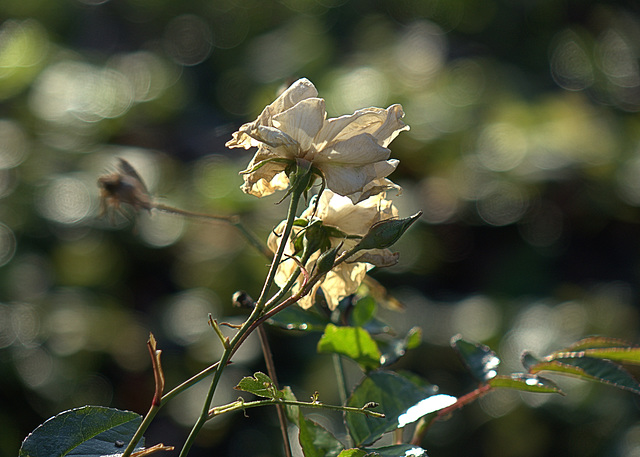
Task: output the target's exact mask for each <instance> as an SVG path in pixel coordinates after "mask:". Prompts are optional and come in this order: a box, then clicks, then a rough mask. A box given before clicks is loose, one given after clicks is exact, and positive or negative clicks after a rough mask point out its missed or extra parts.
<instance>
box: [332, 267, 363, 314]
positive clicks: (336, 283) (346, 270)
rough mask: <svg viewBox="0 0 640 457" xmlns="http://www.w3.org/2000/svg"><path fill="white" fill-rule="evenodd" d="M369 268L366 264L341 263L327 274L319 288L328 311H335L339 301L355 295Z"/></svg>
mask: <svg viewBox="0 0 640 457" xmlns="http://www.w3.org/2000/svg"><path fill="white" fill-rule="evenodd" d="M371 268H373V265H369V264H366V263H343V264H340V265H338V266H337V267H336V268H335V269H334V270H332V271H330V272H329V273H327V275H326V276H325V278H324V280H323V281H322V284H321V285H320V288H321V289H322V292H323V293H324V298H325V300H327V305H328V306H329V309H336V308H337V307H338V304H339V303H340V300H342V299H343V298H344V297H346V296H348V295H351V294H353V293H355V291H356V290H358V287H359V286H360V283H361V282H362V280H363V279H364V277H365V276H366V275H367V271H368V270H370V269H371Z"/></svg>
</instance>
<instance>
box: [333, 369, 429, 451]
mask: <svg viewBox="0 0 640 457" xmlns="http://www.w3.org/2000/svg"><path fill="white" fill-rule="evenodd" d="M434 393H435V389H434V388H433V387H431V388H424V387H422V386H418V385H416V384H415V383H413V382H411V381H410V380H409V379H407V378H406V377H403V376H400V375H398V374H396V373H393V372H390V371H374V372H373V373H371V374H370V375H369V376H367V377H366V378H364V380H363V381H362V382H361V383H360V385H358V386H357V387H356V388H355V390H354V391H353V394H352V395H351V397H350V398H349V400H348V401H347V405H348V406H352V407H356V408H361V407H362V406H363V405H365V404H366V403H368V402H375V403H378V404H379V406H378V407H377V408H374V411H378V412H381V413H384V415H385V417H384V418H376V417H368V416H365V415H364V414H358V413H346V414H345V418H346V423H347V426H348V429H349V433H350V434H351V437H352V438H353V441H354V443H355V444H356V445H357V446H360V445H363V444H371V443H373V442H374V441H376V440H377V439H378V438H380V437H381V436H382V435H383V434H384V433H386V432H389V431H391V430H395V429H397V428H398V418H399V417H400V416H401V415H403V414H404V413H406V412H407V410H408V409H409V408H411V407H412V406H414V405H416V404H417V403H419V402H420V401H422V400H424V399H425V398H429V397H431V396H432V395H433V394H434Z"/></svg>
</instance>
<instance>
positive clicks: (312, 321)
mask: <svg viewBox="0 0 640 457" xmlns="http://www.w3.org/2000/svg"><path fill="white" fill-rule="evenodd" d="M267 322H268V323H269V324H271V325H276V326H278V327H281V328H285V329H287V330H304V331H312V332H321V331H323V330H324V328H325V327H326V326H327V324H328V323H329V322H330V321H329V319H328V318H325V317H323V316H321V315H319V314H317V313H315V312H313V311H310V310H306V309H302V308H300V307H299V306H289V307H288V308H285V309H283V310H282V311H280V312H279V313H278V314H276V315H275V316H273V317H271V318H270V319H268V320H267Z"/></svg>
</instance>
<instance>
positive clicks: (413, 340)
mask: <svg viewBox="0 0 640 457" xmlns="http://www.w3.org/2000/svg"><path fill="white" fill-rule="evenodd" d="M405 342H406V345H407V349H415V348H417V347H418V346H420V345H421V344H422V329H421V328H420V327H412V328H411V329H409V332H408V333H407V336H405Z"/></svg>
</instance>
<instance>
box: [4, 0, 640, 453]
mask: <svg viewBox="0 0 640 457" xmlns="http://www.w3.org/2000/svg"><path fill="white" fill-rule="evenodd" d="M302 76H306V77H308V78H309V79H311V80H312V81H313V82H314V83H315V84H316V86H317V87H318V89H319V92H320V96H321V97H323V98H325V99H326V101H327V110H328V112H329V115H330V116H332V117H333V116H338V115H342V114H348V113H351V112H353V111H354V110H356V109H359V108H363V107H367V106H381V107H386V106H388V105H390V104H393V103H401V104H402V105H403V106H404V110H405V112H406V118H405V120H406V122H407V124H409V125H410V126H411V130H410V131H409V132H404V133H402V134H401V135H400V136H399V137H398V138H397V139H396V140H395V141H394V142H393V143H392V145H391V149H392V157H394V158H398V159H400V166H399V168H398V170H397V171H396V172H395V173H394V174H393V175H392V176H391V177H392V178H393V180H394V181H395V182H397V183H399V184H401V185H402V186H403V187H404V194H403V196H402V197H400V198H397V199H395V201H396V204H397V205H398V207H399V208H400V212H401V214H402V215H404V216H408V215H410V214H412V213H414V212H416V211H417V210H422V211H423V212H424V215H423V217H422V219H421V221H420V223H419V224H416V226H414V227H413V228H412V229H411V230H410V232H408V234H407V235H406V236H405V237H404V238H403V239H402V240H401V241H400V243H398V244H397V245H396V246H395V250H397V251H399V252H400V254H401V258H400V259H401V260H400V263H399V264H398V265H397V266H395V267H393V268H391V269H388V270H385V271H375V272H374V273H373V276H374V277H375V278H376V279H378V280H379V281H380V282H382V283H383V284H385V285H386V286H388V287H389V289H390V290H391V291H392V292H393V293H394V294H395V296H396V297H397V298H398V299H399V300H400V301H401V302H402V303H403V304H404V305H405V308H406V309H405V311H404V312H402V313H392V312H388V313H387V314H388V316H387V317H388V319H389V320H390V321H391V322H392V323H393V324H394V325H395V326H396V328H398V329H399V330H401V331H406V329H408V328H410V327H411V326H413V325H420V326H421V327H422V328H423V331H424V334H423V335H424V343H423V344H422V346H421V347H420V348H418V349H415V350H413V351H412V352H411V353H410V354H409V355H408V356H407V357H406V358H405V359H404V360H403V361H402V362H401V366H402V367H403V368H406V369H408V370H411V371H413V372H416V373H419V374H421V375H422V376H424V377H425V378H426V379H427V380H429V381H430V382H432V383H435V384H438V385H439V386H440V389H441V392H443V393H449V394H452V395H461V394H464V393H465V392H467V391H469V390H471V389H473V388H474V385H473V380H472V379H471V378H470V377H469V376H468V375H467V374H466V373H465V371H464V370H463V368H462V366H461V364H460V362H459V361H458V360H457V358H456V357H455V355H454V354H453V352H452V350H451V349H450V348H449V339H450V338H451V336H453V335H454V334H456V333H462V334H463V335H464V337H465V338H466V339H469V340H474V341H478V342H483V343H486V344H489V345H490V346H491V347H492V348H493V349H494V350H496V351H497V353H498V354H499V355H500V357H501V358H502V359H503V366H502V367H501V369H502V370H504V372H505V373H508V372H510V371H520V370H522V368H521V367H520V363H519V357H520V354H521V352H522V351H523V350H524V349H528V350H531V351H533V352H534V353H535V354H539V355H543V354H545V353H547V352H548V351H551V350H554V349H558V348H561V347H563V345H567V344H569V343H571V342H573V341H575V340H577V339H580V338H582V337H584V336H587V335H593V334H599V335H605V336H611V337H619V338H624V339H627V340H629V341H631V342H634V343H638V342H639V341H638V324H639V322H638V311H639V305H638V296H639V292H640V284H639V281H638V279H639V274H640V262H639V258H638V254H639V248H640V225H639V222H640V209H639V206H640V179H639V178H640V114H639V111H640V8H639V7H638V4H637V3H636V2H616V1H577V0H576V1H568V0H548V1H544V0H539V1H506V0H482V1H480V0H395V1H383V0H377V1H370V0H354V1H347V0H281V1H270V0H267V1H265V0H260V1H258V0H188V1H180V2H178V1H170V0H111V1H108V0H82V1H80V0H56V1H51V0H2V2H0V265H1V267H0V301H1V303H0V455H3V456H5V455H6V456H14V455H16V454H17V450H18V448H19V445H20V442H21V440H22V439H23V438H24V437H25V436H26V435H27V434H28V433H29V432H30V431H31V430H33V429H34V428H35V427H36V426H37V425H38V424H40V423H41V422H42V421H43V420H44V419H46V418H48V417H50V416H52V415H54V414H56V413H58V412H60V411H62V410H65V409H68V408H73V407H78V406H82V405H85V404H96V405H104V406H112V407H117V408H122V409H129V410H133V411H136V412H138V413H141V414H144V412H146V410H147V408H148V404H149V401H150V398H151V395H152V390H153V376H152V374H151V371H150V363H149V358H148V354H147V349H146V347H145V342H146V339H147V337H148V334H149V332H150V331H152V332H153V333H154V334H155V336H156V338H157V340H158V342H159V346H160V347H161V348H162V349H163V351H164V353H163V365H164V368H165V370H166V372H167V385H168V386H169V387H172V386H174V385H176V384H178V383H179V382H180V381H182V380H184V379H186V378H187V377H189V376H191V375H192V374H194V373H196V372H197V371H199V370H200V369H202V368H203V367H205V366H207V365H208V364H209V363H211V362H212V361H213V360H215V359H216V357H217V356H218V355H219V353H220V344H219V341H218V340H217V338H216V337H215V335H214V334H213V332H212V331H211V329H210V328H209V327H208V326H207V315H208V313H212V314H213V316H214V317H220V316H229V315H231V316H233V315H237V314H238V311H237V310H233V309H232V308H231V295H232V294H233V292H235V291H236V290H238V289H244V290H247V291H250V293H253V294H255V295H257V293H258V291H259V287H260V285H261V280H262V279H263V277H264V275H265V273H266V269H267V267H266V261H265V260H264V259H263V258H261V257H260V255H259V254H258V253H256V252H255V251H254V250H252V248H251V247H250V246H247V245H246V243H245V242H244V240H243V239H242V237H241V236H239V234H238V233H237V232H236V231H235V230H234V229H233V228H231V227H228V226H225V225H223V224H214V223H212V224H205V223H197V222H190V221H185V220H183V219H181V218H179V217H175V216H169V215H162V214H157V213H152V214H146V213H145V214H140V216H139V218H137V219H136V220H135V222H133V220H134V217H133V214H130V215H129V217H128V218H126V217H123V216H120V215H118V216H117V217H116V218H115V220H114V221H111V220H109V218H98V217H97V216H98V210H99V198H98V188H97V186H96V184H95V183H96V179H97V177H98V176H100V175H101V174H103V173H105V172H110V171H112V170H113V169H114V167H115V165H116V163H117V158H118V157H122V158H125V159H126V160H128V161H129V162H130V163H131V164H133V165H134V166H135V167H136V168H137V169H138V171H139V173H140V174H141V175H142V177H143V179H144V180H145V182H146V184H147V186H148V187H149V189H150V191H151V192H152V193H153V195H154V196H155V197H156V198H157V199H158V200H159V201H162V202H164V203H167V204H172V205H176V206H180V207H182V208H185V209H190V210H195V211H202V212H210V213H215V214H241V215H242V217H243V220H244V221H245V222H246V223H247V225H248V226H250V227H251V228H252V229H253V231H255V232H256V233H257V234H259V235H260V236H261V237H262V238H264V237H266V235H267V234H268V233H269V230H270V229H271V228H272V227H273V226H274V225H275V224H276V223H277V222H278V221H279V220H280V219H282V218H284V215H285V208H284V207H283V206H282V205H281V206H275V205H274V203H276V202H277V200H278V199H279V198H280V197H281V195H279V196H278V195H277V196H274V197H270V198H267V199H262V200H258V199H256V198H254V197H250V196H246V195H244V194H242V193H241V192H240V190H239V186H240V184H241V182H242V179H241V177H240V176H239V175H238V172H239V171H240V170H242V169H243V168H244V167H245V165H246V163H247V162H248V160H249V159H250V155H251V153H250V152H244V151H239V150H233V151H230V150H227V149H225V147H224V143H225V142H226V141H227V140H228V139H229V138H230V136H231V133H232V132H233V131H234V130H236V129H237V127H238V126H239V125H240V124H242V123H243V122H247V121H250V120H252V119H253V118H254V117H255V116H256V115H257V114H258V113H259V112H260V111H261V109H262V108H263V107H264V106H265V105H266V104H267V103H269V102H270V101H272V100H273V98H274V97H275V96H276V94H277V91H278V89H279V88H281V87H283V86H284V85H286V84H288V83H290V82H292V81H294V80H295V79H297V78H299V77H302ZM229 319H231V320H232V321H234V319H235V320H238V321H239V320H240V319H241V316H237V317H230V318H229ZM270 335H271V337H272V340H273V344H274V352H275V358H276V363H277V365H278V368H279V377H280V380H281V382H282V383H283V384H289V385H291V386H292V387H293V388H294V391H296V393H297V394H298V397H299V398H307V397H308V396H310V395H311V394H312V393H313V392H314V391H315V390H319V391H320V392H321V396H322V398H323V399H324V400H325V401H326V402H330V401H332V400H334V399H335V398H336V387H335V380H334V379H333V377H332V376H331V375H330V374H329V375H328V374H327V373H331V370H330V367H331V359H330V358H329V357H328V356H314V354H315V344H316V342H317V339H318V335H317V334H305V335H300V334H297V333H287V332H284V331H277V330H271V331H270ZM235 362H236V363H235V364H234V366H232V367H230V368H229V373H228V375H227V376H225V378H224V382H223V384H224V385H223V386H222V388H221V389H220V392H219V394H217V396H216V398H215V401H216V403H222V402H224V401H233V400H235V399H236V398H237V396H238V394H237V392H235V391H233V390H232V389H231V388H232V387H233V386H234V385H235V382H237V380H238V379H239V377H241V376H245V375H248V374H250V373H252V372H253V371H255V370H262V369H264V368H263V364H262V361H261V353H260V349H259V345H258V343H257V341H255V340H253V339H250V340H249V341H248V344H247V347H246V348H245V350H243V351H241V352H240V353H238V354H237V357H236V358H235ZM351 368H353V370H352V372H351V378H350V379H351V381H353V382H356V381H357V380H358V377H357V376H358V373H357V371H356V369H355V368H354V367H351ZM561 387H562V388H563V390H565V391H566V392H567V395H566V396H565V397H560V396H544V395H539V394H528V395H525V394H517V393H513V392H500V393H494V394H491V395H489V396H487V397H486V398H484V399H482V400H481V401H479V402H477V403H475V404H473V405H471V406H469V407H467V408H466V409H465V410H463V411H461V412H458V413H456V414H454V415H453V417H452V418H451V419H450V420H449V421H446V422H442V423H439V424H437V425H436V426H435V427H434V428H433V429H432V430H431V432H430V433H429V434H428V435H427V438H426V440H425V442H424V443H423V445H424V447H425V448H426V449H427V451H428V452H429V455H430V456H431V457H434V456H443V457H444V456H459V455H465V456H492V457H493V456H495V457H537V456H556V455H563V456H569V455H575V456H584V457H586V456H605V455H606V456H622V457H634V456H637V455H640V414H639V412H638V402H637V399H636V398H635V397H634V396H633V394H631V393H626V392H621V391H617V390H616V389H613V388H610V387H606V386H600V385H591V384H587V383H584V382H581V381H576V382H571V380H569V381H567V380H562V382H561ZM203 389H206V386H203ZM202 395H203V391H202V389H201V388H195V389H193V390H192V391H189V392H187V393H185V394H183V395H182V396H181V397H178V399H176V400H174V401H173V402H172V403H170V404H169V405H168V406H167V408H165V409H163V410H162V412H161V414H160V415H159V417H158V419H157V420H156V422H155V423H154V425H153V426H152V428H151V429H150V430H149V432H148V433H147V440H148V441H147V442H148V443H149V444H155V443H156V442H160V441H162V442H164V443H165V444H174V445H177V446H180V445H181V444H182V442H183V441H184V439H185V437H186V434H187V433H188V430H189V427H190V426H191V424H192V423H193V421H194V418H195V417H196V415H197V413H198V411H199V410H200V408H201V401H202ZM248 416H249V417H248V418H245V417H244V416H243V415H242V414H237V415H235V416H231V417H229V418H227V420H224V421H215V422H214V423H212V424H211V425H210V426H209V427H208V428H207V429H205V430H204V431H203V433H202V435H201V437H200V439H199V441H198V443H197V444H198V445H197V447H196V448H194V449H193V452H192V454H193V455H194V456H205V455H229V456H243V455H251V456H271V455H273V456H278V455H281V445H280V439H279V433H278V431H277V428H276V425H275V424H276V422H275V415H274V411H272V410H270V409H265V410H253V411H251V412H250V414H248ZM316 419H318V418H316ZM318 420H320V421H323V420H324V419H318ZM324 421H325V422H326V424H325V425H327V426H328V427H330V428H334V429H336V430H338V433H339V428H340V421H339V418H338V420H335V418H334V420H333V422H331V421H330V420H329V419H326V420H324ZM165 455H167V456H168V455H169V454H168V453H167V454H165Z"/></svg>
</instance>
